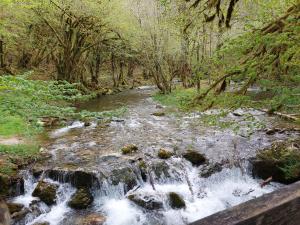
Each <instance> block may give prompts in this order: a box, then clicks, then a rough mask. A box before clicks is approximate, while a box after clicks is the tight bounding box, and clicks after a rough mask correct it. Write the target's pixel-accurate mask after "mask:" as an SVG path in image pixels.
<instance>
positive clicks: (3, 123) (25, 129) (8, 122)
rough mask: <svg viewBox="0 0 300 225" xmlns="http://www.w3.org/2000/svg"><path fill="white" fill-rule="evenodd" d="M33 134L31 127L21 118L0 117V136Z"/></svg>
mask: <svg viewBox="0 0 300 225" xmlns="http://www.w3.org/2000/svg"><path fill="white" fill-rule="evenodd" d="M28 133H32V131H31V130H30V125H29V124H28V123H26V122H25V121H24V119H22V118H21V117H19V116H5V115H2V116H1V117H0V136H3V137H10V136H14V135H26V134H28Z"/></svg>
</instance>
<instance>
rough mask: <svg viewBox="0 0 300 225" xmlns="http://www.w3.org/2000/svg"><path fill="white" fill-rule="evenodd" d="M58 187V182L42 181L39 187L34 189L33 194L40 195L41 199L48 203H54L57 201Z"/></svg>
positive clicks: (34, 195)
mask: <svg viewBox="0 0 300 225" xmlns="http://www.w3.org/2000/svg"><path fill="white" fill-rule="evenodd" d="M57 189H58V185H57V184H51V183H47V182H45V181H40V182H39V183H38V185H37V187H36V188H35V189H34V191H33V193H32V196H33V197H39V198H40V199H41V201H43V202H45V203H46V204H47V205H53V204H54V203H56V191H57Z"/></svg>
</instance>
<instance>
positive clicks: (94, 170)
mask: <svg viewBox="0 0 300 225" xmlns="http://www.w3.org/2000/svg"><path fill="white" fill-rule="evenodd" d="M153 92H154V90H153V89H152V88H140V89H139V90H130V91H126V92H123V93H120V94H117V95H111V96H105V97H103V98H100V99H95V100H92V101H90V102H87V103H82V104H80V105H79V108H80V109H88V110H91V111H105V110H113V109H116V108H117V107H121V106H126V107H128V110H127V112H126V113H125V115H123V116H122V118H113V119H112V120H111V121H104V120H102V119H101V118H99V120H97V121H93V122H92V124H91V125H90V126H88V127H85V126H84V123H83V122H80V121H75V122H73V123H72V124H70V125H69V126H67V127H63V128H60V129H56V130H53V131H51V132H50V133H49V136H50V141H49V143H48V144H47V145H46V146H45V149H46V151H48V152H49V153H50V154H51V159H49V160H48V161H47V162H44V163H42V164H40V165H38V169H39V170H41V171H44V172H42V174H43V175H42V176H44V173H45V180H46V181H47V182H50V183H54V184H57V185H59V188H58V191H57V201H56V204H55V205H53V206H51V207H49V206H47V205H45V204H44V203H42V202H39V201H38V199H37V198H34V197H32V196H31V194H32V192H33V190H34V189H35V187H36V185H37V183H38V181H39V179H40V178H39V177H38V176H35V177H34V176H33V175H32V173H31V172H29V171H24V178H25V194H24V195H22V196H19V197H17V198H15V199H13V201H14V202H17V203H21V204H24V205H25V206H26V207H29V208H30V207H32V205H34V206H35V208H37V209H32V208H31V212H30V213H28V214H27V216H26V218H25V219H23V220H20V221H18V222H16V224H20V225H21V224H26V225H31V224H35V223H38V222H49V223H50V224H51V225H59V224H66V225H68V224H69V225H71V224H72V225H74V224H85V223H83V222H82V218H87V217H88V216H89V215H91V214H92V215H95V214H97V215H98V214H99V215H103V216H104V217H105V218H106V222H105V224H106V225H159V224H161V225H163V224H166V225H183V224H188V223H190V222H193V221H195V220H198V219H200V218H203V217H205V216H208V215H211V214H213V213H215V212H218V211H220V210H224V209H226V208H229V207H232V206H234V205H237V204H239V203H242V202H245V201H247V200H250V199H253V198H256V197H258V196H261V195H263V194H265V193H269V192H272V191H273V190H275V189H277V188H280V185H279V184H276V183H271V184H270V185H268V186H266V187H264V188H261V187H260V185H259V183H260V182H261V181H260V180H258V179H254V178H252V176H251V172H250V169H251V167H250V166H249V162H248V160H249V159H250V158H251V157H253V156H255V153H256V151H257V150H258V149H261V148H264V147H266V146H268V145H270V143H272V142H273V141H274V140H278V139H285V138H287V137H289V136H292V135H293V134H292V133H288V132H284V133H276V134H274V135H267V134H266V132H265V131H264V129H265V128H268V127H273V126H275V125H276V123H278V119H277V118H272V117H267V116H266V115H265V114H264V113H262V112H259V111H255V110H237V111H235V112H234V113H232V112H229V113H226V116H224V117H223V118H222V119H221V120H222V122H223V124H227V125H228V126H226V127H223V128H222V129H221V128H217V127H213V126H208V125H207V124H204V123H203V120H204V119H205V118H207V115H211V116H212V117H213V115H215V114H218V113H220V112H219V111H214V110H212V111H208V112H205V113H182V112H179V111H178V110H176V109H173V108H169V107H162V106H160V105H158V104H157V103H156V102H154V100H153V99H152V98H151V94H152V93H153ZM161 111H164V112H165V113H166V115H165V116H161V117H158V116H154V115H152V113H154V112H161ZM263 127H264V129H263ZM127 144H134V145H136V146H138V148H139V150H138V152H137V153H135V154H132V155H128V156H124V155H122V154H121V151H120V149H121V148H122V147H123V146H125V145H127ZM160 148H164V149H167V150H170V151H173V152H174V153H175V155H174V156H173V157H171V158H170V159H168V160H162V159H158V157H157V152H158V151H159V149H160ZM187 149H193V150H196V151H197V152H199V153H202V154H204V155H205V156H206V158H207V159H208V160H209V164H210V165H213V164H215V163H218V164H219V165H222V167H223V169H222V170H221V171H220V170H218V172H216V173H214V174H212V175H211V176H208V177H206V178H204V177H201V176H200V174H201V172H202V171H203V170H205V166H199V167H195V166H192V164H191V163H190V162H188V161H187V160H185V159H184V158H183V157H181V155H182V153H183V152H185V151H186V150H187ZM140 162H144V163H145V164H146V167H147V168H150V169H148V171H147V172H146V173H145V172H144V173H143V171H142V169H141V167H139V166H138V165H139V163H140ZM38 169H36V170H38ZM45 171H46V172H45ZM78 171H79V172H80V173H84V175H85V176H87V177H92V178H91V179H85V180H84V182H86V185H87V186H88V187H89V188H90V189H91V190H92V193H93V196H94V201H93V204H92V206H91V207H89V208H88V209H86V210H79V211H75V210H73V209H71V208H69V207H68V204H67V203H68V201H69V200H70V198H71V196H72V194H74V193H75V191H76V185H77V184H78V182H81V181H80V180H79V178H77V177H76V176H77V175H76V173H79V172H78ZM53 174H54V175H53ZM170 192H176V193H177V194H179V195H180V196H181V197H182V198H183V199H184V201H185V203H186V207H185V208H183V209H178V210H175V209H172V208H171V207H170V204H169V198H168V194H169V193H170ZM131 194H134V195H136V196H139V198H140V199H142V200H143V201H145V202H149V201H155V202H159V203H161V207H160V208H157V209H153V210H149V209H146V208H143V207H140V206H137V205H136V204H135V203H133V202H132V201H130V200H128V198H127V197H128V196H129V195H131ZM36 202H37V203H36ZM33 203H34V204H33Z"/></svg>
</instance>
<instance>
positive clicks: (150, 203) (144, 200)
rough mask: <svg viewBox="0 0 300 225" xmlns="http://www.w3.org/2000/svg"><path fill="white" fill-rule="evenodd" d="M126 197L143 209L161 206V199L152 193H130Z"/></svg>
mask: <svg viewBox="0 0 300 225" xmlns="http://www.w3.org/2000/svg"><path fill="white" fill-rule="evenodd" d="M127 198H128V199H129V200H130V201H132V202H134V203H135V204H136V205H138V206H140V207H142V208H145V209H149V210H157V209H162V208H163V203H162V201H160V200H159V199H158V198H157V197H156V196H154V195H142V194H131V195H129V196H128V197H127Z"/></svg>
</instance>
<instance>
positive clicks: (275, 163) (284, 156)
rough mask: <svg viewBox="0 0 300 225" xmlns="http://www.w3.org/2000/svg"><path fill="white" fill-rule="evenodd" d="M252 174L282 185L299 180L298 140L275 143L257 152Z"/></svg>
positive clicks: (299, 153)
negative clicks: (270, 178)
mask: <svg viewBox="0 0 300 225" xmlns="http://www.w3.org/2000/svg"><path fill="white" fill-rule="evenodd" d="M251 163H252V165H253V167H252V172H253V175H254V176H255V177H259V178H262V179H268V178H269V177H272V180H273V181H277V182H280V183H284V184H290V183H293V182H295V181H298V180H300V139H298V140H289V141H284V142H275V143H273V144H272V145H271V146H270V147H268V148H265V149H263V150H261V151H259V152H258V153H257V155H256V157H255V158H254V159H252V160H251Z"/></svg>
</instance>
